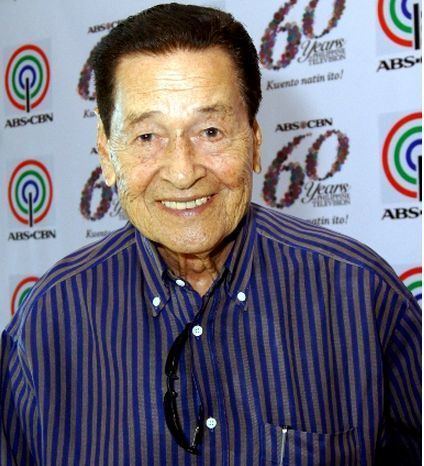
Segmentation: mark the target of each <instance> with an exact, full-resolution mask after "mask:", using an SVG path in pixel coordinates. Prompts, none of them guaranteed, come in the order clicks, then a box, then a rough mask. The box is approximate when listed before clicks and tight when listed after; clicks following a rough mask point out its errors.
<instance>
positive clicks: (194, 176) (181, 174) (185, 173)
mask: <svg viewBox="0 0 424 466" xmlns="http://www.w3.org/2000/svg"><path fill="white" fill-rule="evenodd" d="M205 174H206V169H205V167H204V166H203V165H202V164H201V163H200V160H198V157H197V154H196V153H195V151H194V148H193V146H192V144H191V141H190V139H189V138H188V137H186V136H184V135H178V136H176V137H175V138H174V139H173V140H172V141H170V143H169V146H168V148H167V150H166V154H165V161H164V166H163V168H162V177H163V179H165V180H166V181H168V182H170V183H171V184H172V185H173V186H175V187H176V188H178V189H189V188H191V187H192V186H193V185H194V184H195V183H196V182H197V181H198V180H200V179H201V178H203V177H204V176H205Z"/></svg>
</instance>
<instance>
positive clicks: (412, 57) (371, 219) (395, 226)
mask: <svg viewBox="0 0 424 466" xmlns="http://www.w3.org/2000/svg"><path fill="white" fill-rule="evenodd" d="M154 3H155V2H148V1H142V0H137V1H136V0H121V1H119V2H112V1H106V0H91V1H90V2H86V1H83V0H74V1H72V2H64V1H62V2H58V1H54V0H0V52H1V61H0V71H1V76H2V81H1V84H0V102H1V107H2V108H1V115H0V118H1V131H0V155H1V157H0V171H1V184H0V195H1V205H2V207H3V208H2V209H1V213H0V227H1V237H0V247H1V267H0V283H1V285H0V286H1V288H0V328H2V327H4V326H5V325H6V323H7V322H8V321H9V319H10V317H11V315H12V314H13V313H14V312H15V310H16V308H17V306H18V304H19V302H20V301H21V300H22V299H23V297H24V296H25V294H26V293H28V290H29V289H30V287H31V286H32V284H33V283H34V282H35V281H36V280H37V278H38V277H40V276H41V275H42V274H43V273H44V272H45V271H46V270H47V269H48V268H49V267H51V266H52V264H53V263H54V262H55V261H57V260H58V259H60V258H61V257H63V256H64V255H66V254H68V253H69V252H71V251H73V250H75V249H76V248H79V247H81V246H84V245H85V244H87V243H89V242H92V241H95V240H97V239H99V238H102V237H103V236H104V235H106V234H108V232H110V231H111V230H113V229H116V228H119V227H120V226H121V225H123V223H124V222H125V217H124V215H123V214H122V212H121V210H120V207H119V203H118V200H117V195H116V193H115V192H114V191H113V190H111V189H109V188H107V187H106V185H105V184H104V182H103V180H102V176H101V173H100V168H99V163H98V159H97V152H96V148H95V129H96V122H95V115H94V112H93V109H94V108H95V95H94V91H93V79H92V72H91V69H90V66H89V65H88V62H87V60H88V58H89V56H90V52H91V50H92V48H93V47H94V45H95V44H96V43H97V42H98V41H99V39H100V38H101V37H102V36H103V35H104V34H106V33H107V32H108V31H109V30H110V29H111V28H113V27H114V26H115V25H116V24H117V23H118V22H119V21H120V20H121V19H124V18H126V17H127V16H128V15H130V14H133V13H136V12H138V11H140V10H142V9H144V8H146V7H149V6H152V5H153V4H154ZM189 3H190V2H189ZM191 3H197V4H208V5H211V6H216V7H219V8H222V9H224V10H227V11H229V12H231V13H232V14H233V15H234V16H235V17H236V18H238V19H239V20H240V21H242V22H243V23H244V24H245V26H246V28H247V30H248V31H249V32H250V34H251V35H252V37H253V40H254V43H255V45H256V47H257V49H258V52H259V54H260V61H261V69H262V86H263V104H262V107H261V110H260V113H259V122H260V124H261V125H262V128H263V133H264V144H263V154H262V157H263V170H262V173H261V174H260V175H258V176H255V180H254V196H253V198H254V201H255V202H258V203H261V204H266V205H268V206H271V207H272V208H274V209H277V210H279V211H281V212H284V213H287V214H290V215H296V216H299V217H302V218H305V219H308V220H310V221H311V222H313V223H315V224H318V225H323V226H324V227H327V228H331V229H334V230H337V231H339V232H342V233H345V234H347V235H350V236H353V237H354V238H357V239H359V240H361V241H363V242H365V243H367V244H368V245H369V246H371V247H372V248H374V249H375V250H376V251H377V252H378V253H379V254H381V255H382V256H383V257H384V258H385V259H386V260H387V261H388V262H389V263H390V264H391V265H392V266H393V267H394V269H395V270H396V271H397V272H398V274H399V275H400V276H401V278H402V280H404V281H405V283H406V284H407V286H408V287H409V288H410V290H411V291H412V292H413V293H414V294H415V296H416V297H417V298H418V299H419V300H421V267H420V265H419V263H420V257H421V250H420V248H421V245H420V225H421V194H420V193H421V184H420V181H419V180H420V174H421V113H420V102H421V99H420V87H419V81H420V74H421V50H420V43H421V37H420V23H421V12H420V6H419V3H418V2H417V1H416V0H377V1H375V2H370V1H369V0H362V1H359V0H335V1H333V0H325V1H324V0H322V1H319V0H289V1H284V0H265V1H263V2H261V4H260V5H259V3H258V2H256V1H253V0H227V1H211V2H191ZM193 66H195V64H193Z"/></svg>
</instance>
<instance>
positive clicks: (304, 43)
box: [259, 0, 346, 70]
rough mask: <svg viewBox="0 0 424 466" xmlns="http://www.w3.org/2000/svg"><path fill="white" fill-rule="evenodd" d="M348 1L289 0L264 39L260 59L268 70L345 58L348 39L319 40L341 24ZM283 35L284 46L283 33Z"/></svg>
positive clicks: (278, 11)
mask: <svg viewBox="0 0 424 466" xmlns="http://www.w3.org/2000/svg"><path fill="white" fill-rule="evenodd" d="M345 3H346V2H345V0H335V1H334V2H319V1H318V0H310V1H309V2H305V1H301V0H289V1H288V2H286V3H284V5H283V6H282V7H281V8H279V9H278V10H277V11H276V12H275V13H274V16H273V18H272V20H271V22H270V23H269V24H268V27H267V28H266V30H265V32H264V35H263V36H262V39H261V46H260V51H259V59H260V62H261V64H262V66H263V67H264V68H266V69H269V70H279V69H281V68H286V67H288V66H289V65H290V64H291V63H293V61H295V62H297V63H308V64H309V65H319V64H322V63H331V62H335V61H340V60H344V59H345V58H346V50H345V46H346V41H345V39H344V38H340V37H335V38H330V39H328V40H320V39H322V38H324V37H325V36H326V35H327V34H329V33H330V32H332V31H333V30H334V29H335V28H336V27H337V26H338V24H339V21H340V19H341V18H342V16H343V13H344V10H345ZM281 35H284V36H285V37H286V39H285V47H284V46H281V45H280V43H281V40H280V36H281Z"/></svg>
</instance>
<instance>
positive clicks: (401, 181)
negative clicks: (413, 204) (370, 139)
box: [383, 112, 422, 199]
mask: <svg viewBox="0 0 424 466" xmlns="http://www.w3.org/2000/svg"><path fill="white" fill-rule="evenodd" d="M421 134H422V126H421V112H417V113H411V114H410V115H407V116H405V117H404V118H402V119H401V120H399V121H397V122H396V123H395V124H394V125H393V127H392V128H391V130H390V131H389V133H388V135H387V136H386V139H385V141H384V145H383V168H384V173H385V174H386V177H387V179H388V180H389V182H390V184H391V185H392V186H393V188H395V189H396V190H397V191H398V192H400V193H401V194H403V195H404V196H407V197H411V198H414V199H416V198H419V199H421V186H420V179H421V176H420V175H421V173H420V172H421V145H422V139H421Z"/></svg>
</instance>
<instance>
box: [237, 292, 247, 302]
mask: <svg viewBox="0 0 424 466" xmlns="http://www.w3.org/2000/svg"><path fill="white" fill-rule="evenodd" d="M237 299H238V300H239V301H241V302H244V301H246V295H245V294H244V293H243V291H239V292H238V293H237Z"/></svg>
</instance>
